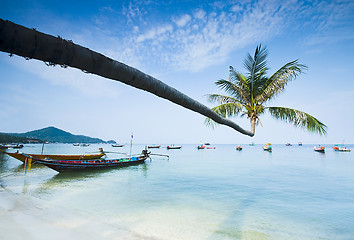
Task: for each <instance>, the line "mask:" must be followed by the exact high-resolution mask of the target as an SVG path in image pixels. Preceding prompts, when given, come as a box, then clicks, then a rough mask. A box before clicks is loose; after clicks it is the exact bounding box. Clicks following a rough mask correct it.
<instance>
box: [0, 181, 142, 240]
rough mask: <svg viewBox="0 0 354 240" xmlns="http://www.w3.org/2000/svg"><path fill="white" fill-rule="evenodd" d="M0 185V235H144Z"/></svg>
mask: <svg viewBox="0 0 354 240" xmlns="http://www.w3.org/2000/svg"><path fill="white" fill-rule="evenodd" d="M37 200H38V202H34V199H31V198H28V197H26V196H24V195H21V194H16V193H13V192H11V191H10V190H8V189H6V188H4V187H0V239H4V240H5V239H11V240H17V239H18V240H23V239H26V240H32V239H33V240H41V239H43V240H47V239H52V240H57V239H58V240H62V239H142V238H143V237H142V236H138V235H136V234H134V233H131V232H129V231H126V230H123V229H119V228H117V227H115V226H113V225H109V224H106V223H102V222H100V221H97V219H93V218H92V217H90V216H85V215H84V214H77V213H70V212H67V211H66V209H65V208H60V207H59V206H53V205H51V204H50V203H45V202H43V203H42V204H41V201H42V200H39V199H35V201H37ZM144 239H146V238H144Z"/></svg>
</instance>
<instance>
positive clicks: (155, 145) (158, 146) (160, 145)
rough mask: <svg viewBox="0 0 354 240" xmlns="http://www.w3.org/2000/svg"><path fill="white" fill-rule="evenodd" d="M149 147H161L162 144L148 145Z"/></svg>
mask: <svg viewBox="0 0 354 240" xmlns="http://www.w3.org/2000/svg"><path fill="white" fill-rule="evenodd" d="M147 147H148V148H160V147H161V145H148V146H147Z"/></svg>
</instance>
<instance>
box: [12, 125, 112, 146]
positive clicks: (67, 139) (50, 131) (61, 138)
mask: <svg viewBox="0 0 354 240" xmlns="http://www.w3.org/2000/svg"><path fill="white" fill-rule="evenodd" d="M7 134H8V135H11V136H16V137H24V138H29V139H41V140H43V141H47V142H59V143H107V142H106V141H103V140H102V139H99V138H91V137H87V136H83V135H74V134H71V133H69V132H66V131H63V130H61V129H58V128H55V127H46V128H43V129H39V130H34V131H30V132H26V133H7ZM109 142H112V140H110V141H109Z"/></svg>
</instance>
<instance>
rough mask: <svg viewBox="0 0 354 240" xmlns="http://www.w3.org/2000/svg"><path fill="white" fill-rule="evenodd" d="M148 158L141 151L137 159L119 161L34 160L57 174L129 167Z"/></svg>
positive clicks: (145, 152)
mask: <svg viewBox="0 0 354 240" xmlns="http://www.w3.org/2000/svg"><path fill="white" fill-rule="evenodd" d="M148 157H149V152H147V150H143V152H142V154H141V155H140V156H138V157H128V158H119V159H96V160H55V159H49V160H43V159H34V160H35V161H36V162H37V163H40V164H43V165H45V166H47V167H49V168H51V169H54V170H55V171H58V172H66V171H78V170H93V169H108V168H116V167H124V166H131V165H137V164H141V163H144V162H145V160H146V159H147V158H148Z"/></svg>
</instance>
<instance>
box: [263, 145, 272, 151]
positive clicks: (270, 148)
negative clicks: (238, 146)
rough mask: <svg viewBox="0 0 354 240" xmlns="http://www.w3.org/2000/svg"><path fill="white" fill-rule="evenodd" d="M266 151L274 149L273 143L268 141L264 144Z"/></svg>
mask: <svg viewBox="0 0 354 240" xmlns="http://www.w3.org/2000/svg"><path fill="white" fill-rule="evenodd" d="M262 147H263V150H264V151H268V152H271V151H272V144H271V143H267V144H266V145H265V146H262Z"/></svg>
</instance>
